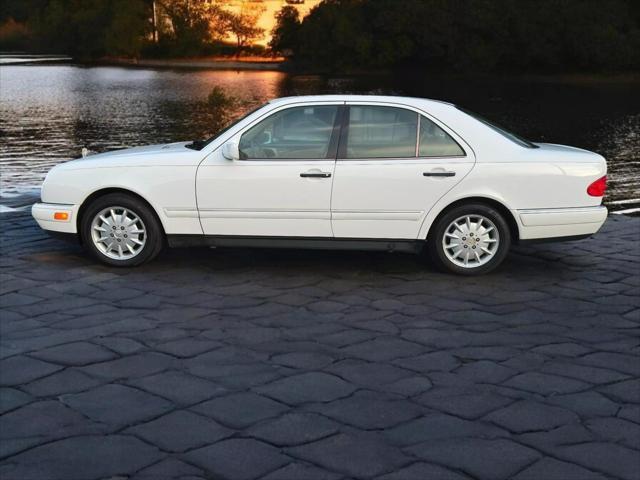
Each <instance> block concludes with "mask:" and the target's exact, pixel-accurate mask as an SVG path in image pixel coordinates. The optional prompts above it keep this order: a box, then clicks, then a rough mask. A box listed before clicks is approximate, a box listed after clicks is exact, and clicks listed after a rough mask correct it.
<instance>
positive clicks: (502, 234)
mask: <svg viewBox="0 0 640 480" xmlns="http://www.w3.org/2000/svg"><path fill="white" fill-rule="evenodd" d="M467 215H481V216H483V217H485V218H486V219H488V220H489V221H491V222H492V223H493V225H494V226H495V228H496V230H497V231H498V238H499V241H498V246H497V247H496V250H495V252H494V253H493V257H491V258H490V259H489V260H488V261H486V263H484V264H479V265H478V266H475V267H474V266H467V267H465V266H460V265H458V264H456V263H454V261H453V260H451V259H450V258H449V256H447V254H446V253H445V248H444V245H443V239H444V235H445V232H446V231H447V229H448V227H449V226H450V225H451V224H452V222H454V221H455V220H457V219H459V218H461V217H464V216H467ZM510 246H511V231H510V230H509V225H508V224H507V221H506V220H505V218H504V217H503V216H502V214H500V212H498V211H497V210H496V209H495V208H492V207H490V206H488V205H485V204H482V203H469V204H465V205H460V206H457V207H455V208H452V209H451V210H450V211H448V212H446V213H445V214H444V215H443V216H442V217H440V218H439V219H438V220H437V221H436V223H435V224H434V225H433V227H432V228H431V232H430V233H429V238H428V239H427V252H428V254H429V257H430V258H431V261H432V262H433V263H434V264H435V266H436V267H437V268H438V269H439V270H441V271H444V272H449V273H455V274H458V275H482V274H485V273H488V272H490V271H492V270H493V269H495V268H496V267H497V266H498V265H500V264H501V263H502V261H503V260H504V259H505V257H506V256H507V253H509V247H510ZM465 248H466V247H465ZM474 248H475V247H474Z"/></svg>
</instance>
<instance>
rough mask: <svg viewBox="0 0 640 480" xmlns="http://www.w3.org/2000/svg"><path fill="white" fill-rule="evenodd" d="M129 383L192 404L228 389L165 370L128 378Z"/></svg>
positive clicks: (185, 374) (175, 401) (180, 403)
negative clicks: (132, 378) (145, 375)
mask: <svg viewBox="0 0 640 480" xmlns="http://www.w3.org/2000/svg"><path fill="white" fill-rule="evenodd" d="M128 384H129V385H132V386H134V387H136V388H139V389H142V390H144V391H146V392H149V393H153V394H154V395H158V396H160V397H163V398H166V399H168V400H171V401H172V402H173V403H175V404H177V405H194V404H196V403H200V402H202V401H204V400H209V399H210V398H214V397H219V396H221V395H226V394H228V393H229V390H227V389H226V388H224V387H222V386H220V385H216V384H215V383H213V382H210V381H208V380H204V379H202V378H198V377H194V376H193V375H189V374H187V373H182V372H177V371H167V372H160V373H156V374H155V375H150V376H148V377H143V378H137V379H134V380H130V381H129V382H128Z"/></svg>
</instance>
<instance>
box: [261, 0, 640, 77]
mask: <svg viewBox="0 0 640 480" xmlns="http://www.w3.org/2000/svg"><path fill="white" fill-rule="evenodd" d="M272 47H273V48H274V49H276V50H279V51H283V52H286V53H288V54H289V55H291V57H292V58H293V59H295V61H296V63H297V64H299V65H301V66H303V67H306V68H316V69H321V70H323V69H324V70H344V69H352V70H353V69H356V70H357V69H363V68H364V69H371V68H388V67H398V66H420V67H423V68H426V69H432V70H448V71H520V72H527V71H536V72H539V71H590V72H599V71H637V70H638V68H639V67H640V1H638V0H402V1H399V0H325V1H324V2H323V3H322V4H320V5H319V6H318V7H317V8H316V9H314V10H313V11H312V12H311V13H310V14H309V15H308V16H307V17H305V18H304V19H303V20H302V21H300V19H299V18H298V15H297V12H296V11H295V10H294V9H291V8H290V7H289V8H287V7H285V9H283V10H282V11H281V12H280V14H279V15H278V22H277V26H276V28H275V29H274V35H273V39H272Z"/></svg>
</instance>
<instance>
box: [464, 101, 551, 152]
mask: <svg viewBox="0 0 640 480" xmlns="http://www.w3.org/2000/svg"><path fill="white" fill-rule="evenodd" d="M456 108H457V109H458V110H460V111H461V112H464V113H466V114H467V115H469V116H470V117H473V118H475V119H476V120H478V121H479V122H482V123H484V124H485V125H486V126H487V127H490V128H492V129H493V130H495V131H496V132H498V133H499V134H500V135H502V136H503V137H506V138H508V139H509V140H511V141H512V142H513V143H516V144H518V145H520V146H521V147H524V148H539V147H538V145H536V144H535V143H532V142H530V141H529V140H527V139H526V138H523V137H521V136H520V135H518V134H516V133H513V132H511V131H509V130H507V129H506V128H504V127H501V126H499V125H496V124H495V123H494V122H491V121H489V120H487V119H486V118H484V117H482V116H480V115H478V114H477V113H473V112H470V111H469V110H467V109H466V108H462V107H458V106H456Z"/></svg>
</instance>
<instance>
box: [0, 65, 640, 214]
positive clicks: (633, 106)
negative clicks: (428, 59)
mask: <svg viewBox="0 0 640 480" xmlns="http://www.w3.org/2000/svg"><path fill="white" fill-rule="evenodd" d="M215 86H220V87H222V88H224V90H225V91H226V92H227V93H228V94H230V95H233V96H234V97H236V98H237V101H236V103H235V105H234V106H233V107H231V111H226V112H224V114H225V116H229V117H234V116H239V115H241V114H242V113H243V112H244V111H245V110H247V109H249V108H253V107H254V106H257V105H259V104H262V103H264V102H265V101H267V100H268V99H271V98H274V97H280V96H284V95H301V94H314V93H337V92H341V93H376V94H397V95H411V96H420V97H428V98H435V99H441V100H446V101H450V102H454V103H458V104H460V105H463V106H465V107H467V108H468V109H470V110H474V111H476V112H478V113H480V114H482V115H483V116H485V117H488V118H490V119H492V120H494V121H496V122H497V123H500V124H502V125H503V126H505V127H508V128H510V129H513V130H514V131H516V132H518V133H520V134H522V135H524V136H526V137H528V138H529V139H531V140H533V141H543V142H551V143H562V144H568V145H573V146H577V147H582V148H586V149H588V150H593V151H595V152H598V153H600V154H602V155H604V156H605V157H606V158H607V160H608V162H609V185H610V190H609V193H608V195H607V197H606V199H605V200H606V203H607V205H608V206H609V207H610V208H611V209H612V210H614V211H616V212H621V213H637V212H640V88H639V87H640V81H638V80H637V79H632V78H631V79H630V78H626V79H625V78H617V79H598V78H586V77H585V78H576V77H570V78H569V77H567V78H563V77H544V78H541V77H537V78H536V77H531V78H526V77H517V78H516V77H495V76H491V77H462V76H429V75H427V74H417V73H415V72H413V73H411V72H401V73H398V74H396V75H369V76H366V77H364V76H362V77H359V76H355V77H321V76H312V75H291V74H287V73H282V72H275V71H241V72H236V71H214V70H209V71H204V70H200V71H188V70H179V71H176V70H154V69H135V68H117V67H82V66H76V65H61V64H55V65H14V66H8V65H7V66H1V67H0V138H1V143H0V168H1V170H2V175H1V178H0V197H1V198H0V200H1V202H0V203H3V204H4V205H11V204H12V203H11V199H12V198H17V197H20V198H25V194H26V195H28V196H29V197H35V196H36V195H37V194H38V188H39V184H40V183H41V182H42V179H43V178H44V175H45V173H46V172H47V170H48V169H49V168H50V167H51V166H53V165H55V164H57V163H60V162H64V161H67V160H69V159H71V158H76V157H78V156H79V155H80V151H81V149H82V148H83V147H88V148H89V149H91V150H94V151H106V150H112V149H117V148H125V147H131V146H136V145H144V144H152V143H163V142H171V141H179V140H188V139H194V138H203V137H206V136H208V135H209V134H211V133H213V131H214V130H215V129H216V128H217V127H216V126H217V125H219V123H220V122H219V121H218V118H217V117H218V116H219V112H216V111H215V110H214V109H212V107H211V106H210V105H208V104H207V102H206V99H207V96H208V94H209V93H210V92H211V90H212V89H213V88H214V87H215ZM23 202H24V201H23ZM13 205H14V206H15V202H14V203H13ZM5 209H6V207H5Z"/></svg>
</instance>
